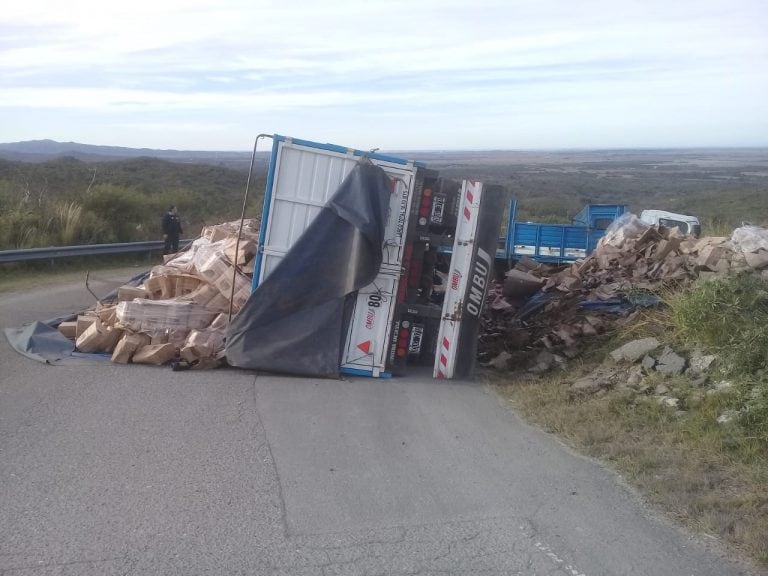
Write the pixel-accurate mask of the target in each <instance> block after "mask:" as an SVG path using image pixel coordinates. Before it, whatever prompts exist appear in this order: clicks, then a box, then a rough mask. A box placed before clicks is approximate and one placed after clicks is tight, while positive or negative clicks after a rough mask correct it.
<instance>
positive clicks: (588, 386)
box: [567, 366, 618, 400]
mask: <svg viewBox="0 0 768 576" xmlns="http://www.w3.org/2000/svg"><path fill="white" fill-rule="evenodd" d="M617 377H618V371H617V370H616V369H615V368H610V367H607V366H599V367H598V368H596V369H595V370H593V371H592V372H591V373H589V374H587V375H586V376H583V377H582V378H579V379H578V380H576V381H575V382H574V383H573V384H571V387H570V388H569V389H568V393H567V395H568V398H569V399H571V400H572V399H574V398H578V397H580V396H590V395H592V394H597V393H598V392H600V391H601V390H608V389H609V388H613V387H614V385H615V384H616V380H617Z"/></svg>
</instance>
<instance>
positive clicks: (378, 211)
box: [226, 160, 392, 378]
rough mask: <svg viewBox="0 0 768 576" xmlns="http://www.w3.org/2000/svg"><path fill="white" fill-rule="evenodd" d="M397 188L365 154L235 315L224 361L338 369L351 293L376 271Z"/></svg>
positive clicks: (303, 371)
mask: <svg viewBox="0 0 768 576" xmlns="http://www.w3.org/2000/svg"><path fill="white" fill-rule="evenodd" d="M391 193H392V189H391V187H390V180H389V178H388V177H387V175H386V173H385V172H384V170H382V169H381V168H380V167H378V166H375V165H373V164H371V163H370V162H369V161H367V160H362V161H361V162H359V163H358V164H357V166H355V168H354V169H353V170H352V172H350V174H349V175H348V176H347V177H346V178H345V180H344V182H343V183H342V184H341V186H340V187H339V189H338V190H337V191H336V192H335V193H334V195H333V196H332V197H331V199H330V200H329V201H328V202H327V203H326V205H325V206H324V207H323V209H322V211H321V212H320V214H318V215H317V217H316V218H315V219H314V220H313V221H312V223H311V224H310V225H309V227H308V228H307V229H306V230H305V232H304V234H302V236H301V237H300V238H299V239H298V240H297V241H296V243H295V244H294V245H293V246H292V247H291V249H290V250H289V251H288V253H287V254H286V255H285V257H284V258H283V259H282V260H281V261H280V263H279V264H278V265H277V267H276V268H275V269H274V270H273V271H272V273H271V274H270V275H269V277H268V278H267V279H266V280H264V282H263V283H261V284H260V285H259V286H258V288H257V289H256V291H255V292H254V293H253V294H251V297H250V298H249V299H248V302H246V304H245V306H244V307H243V309H242V310H241V311H240V313H239V314H238V315H237V316H236V317H235V318H233V320H232V323H231V324H230V326H229V329H228V331H227V344H226V355H227V362H228V363H229V364H231V365H232V366H238V367H240V368H254V369H258V370H264V371H267V372H280V373H286V374H297V375H303V376H320V377H327V378H330V377H335V378H338V376H339V362H340V359H341V353H342V349H343V346H344V339H345V337H346V332H347V327H348V323H349V314H350V311H351V305H352V304H353V303H354V302H353V297H354V294H355V293H356V292H357V291H358V290H359V289H360V288H362V287H364V286H366V285H368V284H370V283H371V282H372V281H373V280H374V279H375V278H376V275H377V274H378V272H379V268H380V266H381V261H382V244H383V242H384V228H385V226H386V222H387V216H388V214H387V211H388V208H389V200H390V195H391Z"/></svg>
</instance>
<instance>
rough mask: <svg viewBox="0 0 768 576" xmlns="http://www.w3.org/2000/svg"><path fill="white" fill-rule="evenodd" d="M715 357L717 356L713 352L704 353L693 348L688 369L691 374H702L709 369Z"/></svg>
mask: <svg viewBox="0 0 768 576" xmlns="http://www.w3.org/2000/svg"><path fill="white" fill-rule="evenodd" d="M716 359H717V356H715V355H714V354H704V353H703V352H702V351H701V350H694V351H693V353H692V354H691V358H690V361H689V364H690V368H689V370H690V371H691V373H692V374H696V375H699V374H703V373H704V372H706V371H707V370H709V367H710V366H711V365H712V362H714V361H715V360H716Z"/></svg>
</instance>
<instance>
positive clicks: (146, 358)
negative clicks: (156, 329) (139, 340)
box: [133, 344, 176, 366]
mask: <svg viewBox="0 0 768 576" xmlns="http://www.w3.org/2000/svg"><path fill="white" fill-rule="evenodd" d="M174 356H176V347H175V346H174V345H173V344H157V345H152V344H150V345H149V346H143V347H142V348H141V349H139V350H138V351H137V352H136V353H135V354H134V355H133V363H134V364H153V365H155V366H160V365H162V364H165V363H166V362H170V361H171V360H173V358H174Z"/></svg>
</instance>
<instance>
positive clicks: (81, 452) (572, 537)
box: [0, 277, 747, 576]
mask: <svg viewBox="0 0 768 576" xmlns="http://www.w3.org/2000/svg"><path fill="white" fill-rule="evenodd" d="M124 279H125V278H121V277H117V278H110V279H107V280H109V281H104V282H98V283H96V287H97V289H98V290H101V291H102V292H106V291H107V288H109V287H113V286H116V285H118V284H119V283H121V281H122V280H124ZM90 303H91V297H90V295H88V293H87V292H85V290H84V289H83V288H82V287H81V286H71V285H70V286H60V287H55V288H51V289H49V290H46V291H37V292H25V293H20V294H11V295H3V296H0V327H9V326H18V325H20V324H22V323H26V322H29V321H32V320H35V319H43V318H47V317H51V316H54V315H56V314H58V313H61V312H68V311H74V310H77V309H80V308H81V307H84V306H87V305H89V304H90ZM0 371H1V372H0V576H22V575H25V576H26V575H29V576H61V575H77V576H81V575H90V574H93V575H115V576H117V575H132V576H133V575H166V574H178V575H183V576H194V575H200V574H211V575H235V574H242V575H246V574H248V575H259V574H274V575H289V574H290V575H325V576H331V575H346V574H350V575H351V574H365V575H373V574H396V575H406V574H419V575H430V574H435V575H437V574H441V575H463V574H488V575H491V574H520V575H526V576H529V575H564V576H577V575H584V576H597V575H630V574H632V575H643V576H652V575H659V576H673V575H675V576H676V575H683V576H689V575H696V576H704V575H712V576H715V575H717V576H728V575H735V574H746V573H747V572H746V571H744V569H743V568H739V567H738V566H736V565H735V564H732V563H730V562H728V561H726V560H724V559H722V558H721V556H720V555H719V554H718V552H717V551H716V550H715V549H714V548H713V546H712V545H708V546H705V545H704V544H703V543H702V542H701V541H700V540H699V539H695V538H692V537H690V536H688V535H686V534H685V533H684V532H682V531H681V530H679V529H677V528H675V527H672V526H670V525H669V524H668V523H666V522H664V521H662V520H660V519H659V518H657V517H656V516H655V515H653V514H652V513H650V512H649V511H648V510H647V509H646V508H645V507H644V506H643V504H642V503H641V501H640V499H639V498H638V497H636V496H635V495H634V494H632V493H631V492H630V491H629V490H627V489H626V488H625V487H624V486H623V485H622V484H621V482H620V480H619V479H618V478H617V477H616V476H615V475H614V474H612V473H610V472H608V471H606V470H604V469H603V468H602V467H600V466H599V465H597V464H596V463H594V462H593V461H590V460H587V459H584V458H581V457H579V456H577V455H574V454H573V453H571V452H570V451H569V450H567V449H566V448H564V447H563V446H562V445H560V444H559V443H558V442H557V441H556V440H555V439H553V438H552V437H551V436H549V435H546V434H544V433H541V432H539V431H537V430H535V429H533V428H531V427H529V426H527V425H525V424H523V423H522V422H521V421H520V420H519V419H518V418H517V417H516V416H515V415H514V414H513V413H511V412H509V411H508V410H507V409H506V408H504V407H502V406H501V405H500V403H499V401H498V399H497V398H496V397H495V396H494V395H493V394H492V393H490V392H488V391H487V390H485V389H484V388H483V387H482V386H478V385H474V384H471V383H442V382H437V381H434V380H432V379H431V378H429V377H427V375H424V376H420V377H409V378H407V379H396V380H391V381H376V380H368V379H351V380H345V381H328V380H311V379H297V378H285V377H277V376H267V375H255V374H253V373H249V372H246V371H236V370H218V371H209V372H178V373H175V372H172V371H171V370H170V369H167V368H152V367H143V366H115V365H111V364H103V365H88V366H75V367H73V366H68V367H64V366H60V367H52V366H46V365H43V364H39V363H36V362H34V361H32V360H28V359H26V358H24V357H22V356H20V355H18V354H16V353H15V352H14V351H13V350H12V349H11V348H10V347H9V346H8V344H7V342H5V339H4V338H3V339H2V342H0Z"/></svg>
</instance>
